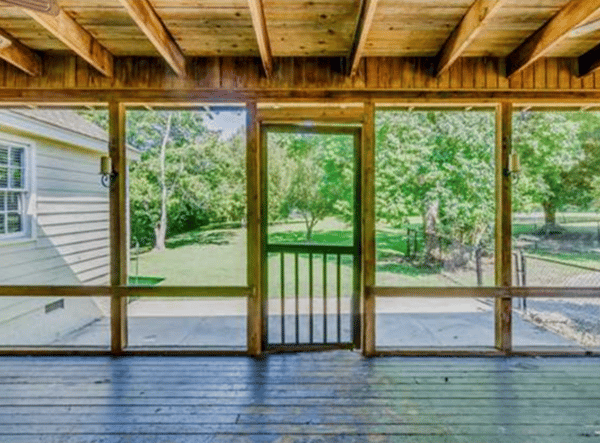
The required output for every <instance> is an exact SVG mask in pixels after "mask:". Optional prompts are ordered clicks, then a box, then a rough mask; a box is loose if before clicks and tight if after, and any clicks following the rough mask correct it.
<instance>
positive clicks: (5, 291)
mask: <svg viewBox="0 0 600 443" xmlns="http://www.w3.org/2000/svg"><path fill="white" fill-rule="evenodd" d="M112 293H113V288H111V287H110V286H0V297H15V296H27V297H98V296H110V295H112Z"/></svg>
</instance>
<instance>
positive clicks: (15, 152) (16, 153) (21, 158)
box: [10, 147, 25, 168]
mask: <svg viewBox="0 0 600 443" xmlns="http://www.w3.org/2000/svg"><path fill="white" fill-rule="evenodd" d="M10 157H11V158H10V164H11V165H12V166H15V167H18V168H21V167H23V166H24V164H25V149H23V148H14V147H13V148H11V150H10Z"/></svg>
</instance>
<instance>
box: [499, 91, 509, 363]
mask: <svg viewBox="0 0 600 443" xmlns="http://www.w3.org/2000/svg"><path fill="white" fill-rule="evenodd" d="M511 150H512V104H511V103H506V102H503V103H501V104H500V105H499V106H498V108H497V110H496V274H495V280H496V286H502V287H507V286H510V285H511V271H512V268H511V248H512V245H511V217H512V210H511V184H512V183H511V177H510V174H508V171H509V167H510V165H509V161H510V160H509V159H510V153H511ZM511 309H512V301H511V299H510V298H497V299H496V301H495V317H496V321H495V324H496V348H497V349H499V350H501V351H504V352H510V350H511V348H512V324H511V322H512V312H511Z"/></svg>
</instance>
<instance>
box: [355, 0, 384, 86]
mask: <svg viewBox="0 0 600 443" xmlns="http://www.w3.org/2000/svg"><path fill="white" fill-rule="evenodd" d="M378 1H379V0H363V1H362V2H361V8H360V15H359V17H358V23H357V25H356V34H354V42H353V44H352V51H351V52H350V63H349V64H348V65H349V67H350V75H351V76H354V75H356V73H357V72H358V66H359V63H360V60H361V59H362V57H363V53H364V51H365V46H366V44H367V36H368V34H369V30H370V29H371V25H372V24H373V19H374V18H375V10H376V9H377V3H378Z"/></svg>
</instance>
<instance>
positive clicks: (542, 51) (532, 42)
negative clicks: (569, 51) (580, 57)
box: [506, 0, 600, 77]
mask: <svg viewBox="0 0 600 443" xmlns="http://www.w3.org/2000/svg"><path fill="white" fill-rule="evenodd" d="M598 11H600V0H572V1H571V2H570V3H568V4H567V5H566V6H565V7H564V8H562V9H561V10H560V11H559V12H558V14H556V15H555V16H554V17H552V19H551V20H550V21H549V22H548V23H546V24H545V25H544V26H543V27H541V28H540V29H538V30H537V31H536V32H535V33H534V34H533V35H531V36H530V37H529V38H528V39H527V40H525V42H524V43H523V44H521V46H519V47H518V48H517V49H515V50H514V51H513V52H512V53H511V54H510V55H509V56H508V57H507V59H506V76H507V77H510V76H512V75H514V74H516V73H517V72H521V71H522V70H523V69H525V68H526V67H528V66H529V65H531V64H532V63H534V62H535V61H536V60H538V59H539V58H541V57H545V56H546V55H547V54H548V52H550V51H551V50H552V48H554V47H555V46H556V45H558V44H559V43H560V42H562V41H563V40H565V39H566V38H568V37H569V34H570V32H571V31H572V30H573V29H574V28H576V27H577V26H579V25H581V24H582V23H584V22H585V21H586V20H587V19H588V18H589V17H590V16H591V15H592V14H594V13H596V12H598Z"/></svg>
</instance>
